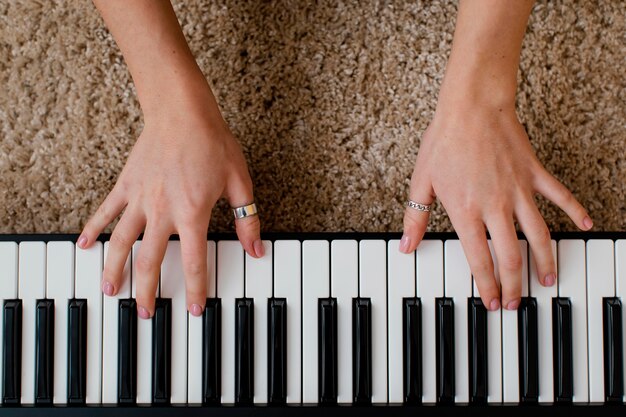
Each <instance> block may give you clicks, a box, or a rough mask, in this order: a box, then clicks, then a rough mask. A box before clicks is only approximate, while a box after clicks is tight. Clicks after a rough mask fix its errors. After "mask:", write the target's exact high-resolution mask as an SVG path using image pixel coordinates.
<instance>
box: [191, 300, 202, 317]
mask: <svg viewBox="0 0 626 417" xmlns="http://www.w3.org/2000/svg"><path fill="white" fill-rule="evenodd" d="M188 310H189V313H191V315H192V316H194V317H200V316H201V315H202V312H203V311H204V307H202V306H201V305H199V304H196V303H194V304H192V305H190V306H189V307H188Z"/></svg>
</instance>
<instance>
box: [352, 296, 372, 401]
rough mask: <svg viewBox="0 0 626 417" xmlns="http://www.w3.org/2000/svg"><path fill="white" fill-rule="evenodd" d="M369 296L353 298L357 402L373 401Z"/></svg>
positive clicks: (353, 380) (353, 342)
mask: <svg viewBox="0 0 626 417" xmlns="http://www.w3.org/2000/svg"><path fill="white" fill-rule="evenodd" d="M371 304H372V303H371V300H370V299H369V298H355V299H353V300H352V393H353V402H354V403H355V404H370V403H371V402H372V308H371Z"/></svg>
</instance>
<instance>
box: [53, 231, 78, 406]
mask: <svg viewBox="0 0 626 417" xmlns="http://www.w3.org/2000/svg"><path fill="white" fill-rule="evenodd" d="M74 252H75V249H74V244H73V243H72V242H49V243H48V245H47V256H46V257H47V260H48V264H47V272H46V275H47V277H46V278H47V279H46V297H47V298H49V299H52V300H54V395H53V402H54V403H55V404H65V403H67V337H68V334H67V330H68V329H67V320H68V317H67V306H68V302H69V300H70V299H72V298H74Z"/></svg>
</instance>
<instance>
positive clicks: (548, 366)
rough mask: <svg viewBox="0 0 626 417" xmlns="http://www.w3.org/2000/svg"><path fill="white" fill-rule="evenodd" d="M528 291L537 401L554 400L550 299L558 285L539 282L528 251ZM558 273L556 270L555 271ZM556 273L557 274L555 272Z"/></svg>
mask: <svg viewBox="0 0 626 417" xmlns="http://www.w3.org/2000/svg"><path fill="white" fill-rule="evenodd" d="M551 245H552V256H553V257H554V264H555V265H557V258H556V241H554V240H553V241H552V242H551ZM529 258H530V285H529V293H530V296H531V297H534V298H535V299H536V300H537V340H538V344H539V346H538V348H539V351H538V353H539V358H538V359H539V398H538V400H539V402H540V403H545V402H550V403H551V402H552V401H554V368H553V367H552V365H553V352H552V332H553V331H556V330H557V329H553V328H552V299H553V298H556V297H557V296H558V286H557V285H552V286H551V287H544V286H543V285H541V284H540V283H539V276H538V275H537V266H536V262H535V259H534V257H533V254H532V251H531V252H530V256H529ZM555 272H557V273H558V270H557V271H555ZM557 275H558V274H557Z"/></svg>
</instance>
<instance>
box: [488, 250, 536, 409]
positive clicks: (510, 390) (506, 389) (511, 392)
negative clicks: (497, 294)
mask: <svg viewBox="0 0 626 417" xmlns="http://www.w3.org/2000/svg"><path fill="white" fill-rule="evenodd" d="M519 245H520V254H521V255H522V297H528V243H527V242H526V241H525V240H520V241H519ZM494 264H495V269H494V272H495V274H496V279H497V280H498V281H499V280H500V275H499V271H498V263H497V259H494ZM501 311H502V383H503V385H504V386H503V387H502V395H503V398H504V402H505V403H513V404H515V403H519V400H520V398H519V392H520V391H519V340H518V338H517V331H518V325H517V310H506V309H503V310H501ZM490 314H491V313H490ZM490 354H491V352H490Z"/></svg>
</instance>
